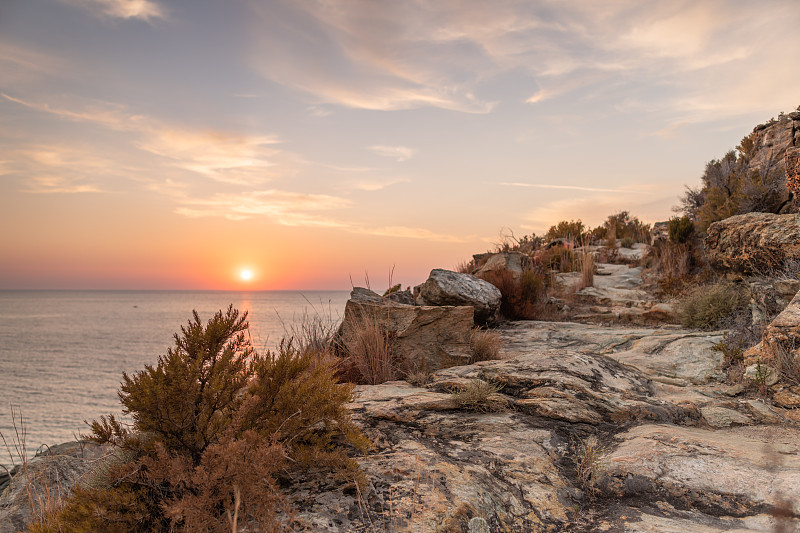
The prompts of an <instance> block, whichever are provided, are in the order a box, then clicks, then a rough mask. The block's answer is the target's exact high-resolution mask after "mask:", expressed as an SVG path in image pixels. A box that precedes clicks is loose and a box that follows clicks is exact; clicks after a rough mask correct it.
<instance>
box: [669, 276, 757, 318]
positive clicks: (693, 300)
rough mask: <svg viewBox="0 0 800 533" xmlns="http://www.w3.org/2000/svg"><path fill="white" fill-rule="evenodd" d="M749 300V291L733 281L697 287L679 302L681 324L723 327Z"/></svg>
mask: <svg viewBox="0 0 800 533" xmlns="http://www.w3.org/2000/svg"><path fill="white" fill-rule="evenodd" d="M748 300H749V298H748V296H747V291H746V290H744V289H742V288H741V287H738V286H736V285H734V284H733V283H727V282H719V283H714V284H712V285H704V286H699V287H696V288H695V289H694V290H691V291H690V292H689V293H688V295H687V296H685V297H684V298H683V299H682V301H681V302H680V304H679V316H680V320H681V324H683V325H684V326H686V327H689V328H697V329H715V328H719V327H722V326H724V325H725V322H726V320H729V319H730V318H732V317H733V315H734V314H735V313H736V312H737V311H738V310H740V309H742V308H744V307H745V306H746V305H747V302H748Z"/></svg>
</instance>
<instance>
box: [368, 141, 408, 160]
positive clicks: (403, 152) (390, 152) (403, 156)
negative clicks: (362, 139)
mask: <svg viewBox="0 0 800 533" xmlns="http://www.w3.org/2000/svg"><path fill="white" fill-rule="evenodd" d="M368 149H369V150H372V151H373V152H375V153H376V154H378V155H380V156H383V157H391V158H392V159H394V160H396V161H399V162H403V161H408V160H409V159H411V158H412V157H414V154H415V153H416V150H414V149H413V148H409V147H407V146H385V145H375V146H370V147H369V148H368Z"/></svg>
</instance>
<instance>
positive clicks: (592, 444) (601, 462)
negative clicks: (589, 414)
mask: <svg viewBox="0 0 800 533" xmlns="http://www.w3.org/2000/svg"><path fill="white" fill-rule="evenodd" d="M572 448H573V453H574V457H575V469H576V471H577V475H578V484H579V485H580V486H581V487H583V489H584V490H585V491H586V492H587V493H589V494H590V495H591V494H594V493H595V492H596V488H595V484H596V483H597V480H598V479H599V478H600V476H601V475H602V474H603V472H605V470H606V465H605V459H606V457H607V456H608V449H607V448H606V447H605V446H604V445H603V444H601V443H600V440H599V439H598V438H597V437H596V436H594V435H590V436H588V437H586V438H585V439H580V440H578V441H576V442H574V443H573V446H572Z"/></svg>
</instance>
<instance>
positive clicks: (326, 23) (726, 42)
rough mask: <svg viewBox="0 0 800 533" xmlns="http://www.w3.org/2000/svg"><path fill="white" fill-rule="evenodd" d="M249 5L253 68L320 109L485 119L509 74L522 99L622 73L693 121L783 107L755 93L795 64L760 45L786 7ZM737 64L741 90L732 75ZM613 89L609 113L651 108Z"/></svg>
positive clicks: (788, 52) (787, 91) (788, 21)
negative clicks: (494, 84)
mask: <svg viewBox="0 0 800 533" xmlns="http://www.w3.org/2000/svg"><path fill="white" fill-rule="evenodd" d="M267 6H268V7H267ZM251 9H252V12H253V14H254V17H253V18H252V21H251V24H252V27H251V35H252V37H251V41H252V43H253V48H252V49H251V50H250V58H251V62H252V64H253V65H254V67H255V68H256V69H257V70H258V71H259V72H261V73H262V74H263V75H264V76H266V77H268V78H269V79H271V80H273V81H275V82H277V83H280V84H283V85H286V86H288V87H292V88H294V89H300V90H302V91H304V92H306V93H308V94H309V95H310V96H311V97H312V99H314V100H317V101H318V102H319V103H328V104H338V105H342V106H346V107H355V108H362V109H382V110H393V109H412V108H419V107H428V106H429V107H439V108H443V109H450V110H457V111H463V112H469V113H488V112H490V111H491V110H492V109H493V108H494V106H495V105H496V104H497V100H496V98H494V97H493V96H492V95H491V94H484V93H485V91H482V86H483V85H484V84H485V83H486V82H487V81H488V80H490V79H491V78H492V77H495V76H498V75H500V74H503V73H507V72H512V71H518V72H522V73H524V75H525V76H526V77H527V78H528V84H529V86H530V90H529V94H528V96H527V97H526V98H525V99H524V101H527V102H529V103H531V104H536V103H539V102H542V101H544V100H547V99H552V98H555V97H557V96H559V95H563V94H565V93H568V92H571V91H575V90H576V89H579V88H586V87H587V86H601V85H603V84H607V83H619V82H620V81H621V79H624V78H630V77H632V76H635V77H636V79H637V80H639V81H644V82H645V83H647V84H649V85H650V86H652V87H654V88H655V87H662V88H664V89H669V90H670V91H671V92H673V95H672V96H671V97H669V98H667V99H666V100H663V101H661V102H659V103H658V106H659V107H661V108H662V111H663V112H665V113H668V114H670V115H674V116H676V117H677V116H679V117H681V119H683V120H687V119H688V120H695V121H696V120H703V119H707V118H708V116H709V114H710V113H747V112H752V111H762V112H763V111H766V110H768V109H771V108H772V107H773V106H774V102H775V100H776V99H777V100H779V101H786V100H787V99H791V98H794V95H793V93H792V91H793V90H794V89H795V87H793V86H791V85H786V86H780V87H775V91H776V92H777V94H775V95H773V97H772V98H765V97H764V96H763V91H762V90H761V89H760V87H759V86H758V84H759V83H761V80H763V79H764V77H768V78H769V77H775V76H776V74H777V77H778V78H784V79H788V78H785V77H784V76H782V75H781V74H780V71H782V70H786V69H787V65H790V64H793V63H794V62H793V61H792V60H793V59H794V60H797V59H800V51H798V50H797V49H793V48H792V47H787V46H785V44H784V43H782V42H781V40H780V39H778V38H774V39H773V38H770V36H772V35H785V34H786V33H784V31H785V32H791V31H792V30H793V28H794V27H795V26H794V25H795V24H796V23H797V22H798V19H799V18H800V15H799V14H798V9H797V5H796V4H793V3H792V2H791V1H774V0H773V1H767V2H765V3H763V4H762V3H758V4H754V3H752V2H745V1H740V0H709V1H706V2H702V3H698V2H694V1H691V0H678V1H673V2H658V3H655V2H639V1H635V0H621V1H617V2H613V3H597V2H585V1H578V0H571V1H565V2H527V1H522V0H498V1H497V2H492V3H489V4H487V3H485V2H481V1H478V0H474V1H468V2H447V1H445V2H439V1H436V2H434V1H417V2H413V3H404V4H397V3H389V2H373V1H367V0H361V1H353V2H327V1H323V0H317V1H310V2H304V3H302V4H299V3H296V2H290V1H289V0H284V1H276V2H273V3H270V4H264V3H261V2H251ZM299 28H303V32H302V33H299V32H298V29H299ZM287 43H288V45H287ZM743 67H746V68H747V69H748V70H749V71H751V75H749V76H748V78H750V80H752V81H747V80H742V79H741V69H742V68H743ZM734 79H736V81H737V82H736V83H729V82H730V81H732V80H734ZM619 88H620V89H622V90H621V91H620V97H621V100H620V101H619V102H618V105H620V106H621V107H626V108H628V109H631V110H635V109H636V108H637V107H640V106H645V105H648V106H652V105H653V103H654V102H652V101H651V100H644V99H643V98H642V97H641V96H638V95H637V94H636V93H635V91H627V90H625V89H624V87H619ZM776 97H777V98H776Z"/></svg>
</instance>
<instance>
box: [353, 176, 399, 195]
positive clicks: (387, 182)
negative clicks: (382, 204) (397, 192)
mask: <svg viewBox="0 0 800 533" xmlns="http://www.w3.org/2000/svg"><path fill="white" fill-rule="evenodd" d="M410 181H411V180H410V179H408V178H391V179H377V178H376V179H359V180H351V182H350V183H351V184H352V187H353V188H354V189H358V190H360V191H370V192H373V191H380V190H383V189H385V188H387V187H391V186H392V185H397V184H398V183H409V182H410Z"/></svg>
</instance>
